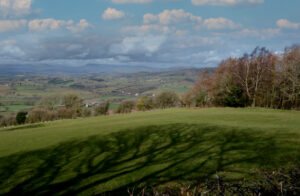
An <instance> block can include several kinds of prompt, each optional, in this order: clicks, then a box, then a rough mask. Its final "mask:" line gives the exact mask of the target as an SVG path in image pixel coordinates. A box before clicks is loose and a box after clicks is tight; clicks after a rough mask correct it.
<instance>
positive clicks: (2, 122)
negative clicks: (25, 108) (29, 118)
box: [0, 116, 17, 127]
mask: <svg viewBox="0 0 300 196" xmlns="http://www.w3.org/2000/svg"><path fill="white" fill-rule="evenodd" d="M12 125H17V121H16V117H14V116H9V117H3V118H2V119H0V126H1V127H7V126H12Z"/></svg>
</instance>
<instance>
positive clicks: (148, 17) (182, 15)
mask: <svg viewBox="0 0 300 196" xmlns="http://www.w3.org/2000/svg"><path fill="white" fill-rule="evenodd" d="M201 21H202V17H200V16H194V15H193V14H192V13H189V12H185V11H184V10H183V9H178V10H164V11H163V12H161V13H159V14H158V15H153V14H145V15H144V17H143V22H144V23H145V24H150V23H153V22H158V23H160V24H164V25H168V24H172V23H180V22H195V23H200V22H201Z"/></svg>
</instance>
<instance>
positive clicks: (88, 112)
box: [81, 108, 92, 117]
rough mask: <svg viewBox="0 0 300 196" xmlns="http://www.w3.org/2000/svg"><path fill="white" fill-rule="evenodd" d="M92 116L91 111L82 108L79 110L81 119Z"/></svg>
mask: <svg viewBox="0 0 300 196" xmlns="http://www.w3.org/2000/svg"><path fill="white" fill-rule="evenodd" d="M91 115H92V111H91V110H90V109H89V108H83V109H82V110H81V116H82V117H89V116H91Z"/></svg>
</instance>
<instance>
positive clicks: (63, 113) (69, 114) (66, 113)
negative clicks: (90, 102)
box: [57, 108, 76, 119]
mask: <svg viewBox="0 0 300 196" xmlns="http://www.w3.org/2000/svg"><path fill="white" fill-rule="evenodd" d="M57 117H58V118H59V119H71V118H75V117H76V111H75V110H73V109H70V108H61V109H59V110H58V111H57Z"/></svg>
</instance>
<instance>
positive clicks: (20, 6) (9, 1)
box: [0, 0, 33, 17]
mask: <svg viewBox="0 0 300 196" xmlns="http://www.w3.org/2000/svg"><path fill="white" fill-rule="evenodd" d="M32 3H33V0H0V15H2V16H3V17H22V16H24V15H28V14H30V13H31V5H32Z"/></svg>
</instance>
